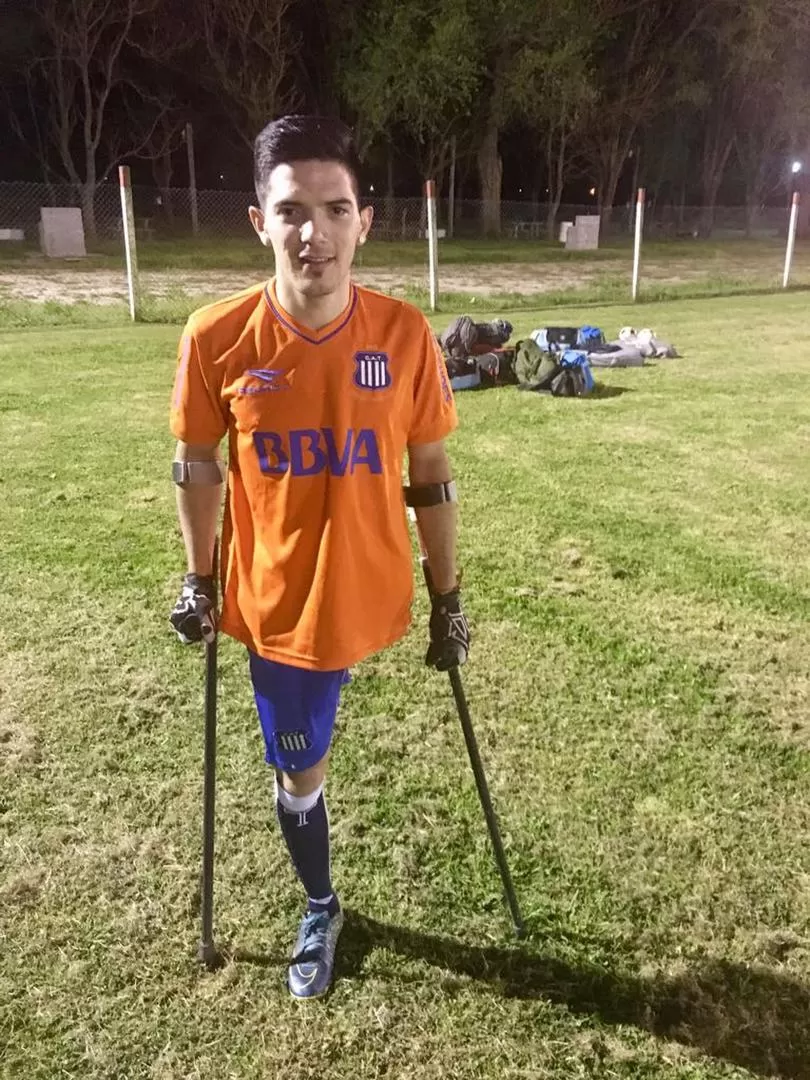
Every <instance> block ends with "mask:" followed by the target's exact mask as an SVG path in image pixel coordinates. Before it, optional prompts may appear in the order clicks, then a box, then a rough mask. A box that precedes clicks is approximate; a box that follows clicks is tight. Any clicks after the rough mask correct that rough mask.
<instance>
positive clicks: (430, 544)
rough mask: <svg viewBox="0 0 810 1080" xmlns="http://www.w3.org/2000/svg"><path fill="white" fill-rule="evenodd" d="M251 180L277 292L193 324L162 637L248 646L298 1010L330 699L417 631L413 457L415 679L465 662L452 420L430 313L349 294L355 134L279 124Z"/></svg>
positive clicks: (329, 920) (318, 908)
mask: <svg viewBox="0 0 810 1080" xmlns="http://www.w3.org/2000/svg"><path fill="white" fill-rule="evenodd" d="M254 161H255V182H256V194H257V197H258V204H257V205H256V206H254V207H251V209H250V211H249V215H250V220H251V223H252V225H253V228H254V229H255V231H256V234H257V236H258V237H259V240H260V241H261V242H262V243H263V244H264V245H265V246H267V247H270V248H272V250H273V254H274V256H275V265H276V273H275V277H274V278H273V279H272V280H271V281H270V282H269V283H267V284H261V285H257V286H255V287H253V288H250V289H246V290H245V291H244V292H241V293H239V294H237V295H236V296H232V297H229V298H228V299H225V300H222V301H220V302H219V303H215V304H212V305H210V306H209V307H206V308H203V309H201V310H200V311H197V312H196V313H195V314H194V315H192V316H191V318H190V320H189V322H188V324H187V326H186V328H185V332H184V334H183V337H182V340H181V344H180V358H179V364H178V368H177V375H176V380H175V387H174V395H173V399H172V411H171V428H172V432H173V434H174V435H175V437H176V438H177V439H178V440H179V441H178V444H177V451H176V457H175V462H174V465H173V475H174V479H175V482H176V483H177V485H178V486H177V506H178V516H179V519H180V525H181V529H182V533H183V538H184V542H185V547H186V555H187V562H188V574H187V575H186V577H185V581H184V585H183V590H182V594H181V597H180V599H179V600H178V602H177V605H176V606H175V608H174V610H173V612H172V615H171V621H172V625H173V626H174V628H175V630H176V631H177V633H178V634H179V636H180V637H181V640H183V641H184V642H191V641H199V640H200V638H201V637H202V638H205V639H206V640H210V639H211V637H212V636H213V634H214V633H215V632H216V629H217V626H218V628H219V629H221V630H223V631H224V632H225V633H227V634H230V635H231V636H232V637H234V638H236V640H237V641H240V642H242V643H243V644H244V645H245V646H246V647H247V649H248V661H249V668H250V674H251V678H252V682H253V689H254V696H255V700H256V706H257V711H258V714H259V720H260V723H261V727H262V732H263V735H264V740H265V744H266V754H265V757H266V760H267V762H268V764H270V765H272V766H273V768H274V769H275V776H276V799H277V813H278V819H279V823H280V826H281V831H282V834H283V836H284V840H285V842H286V844H287V847H288V849H289V853H290V856H291V859H292V862H293V865H294V867H295V870H296V872H297V874H298V877H299V878H300V881H301V883H302V885H303V887H304V889H305V891H306V895H307V906H306V911H305V913H304V916H303V918H302V920H301V925H300V927H299V932H298V936H297V939H296V942H295V945H294V948H293V955H292V960H291V963H290V967H289V971H288V979H287V981H288V986H289V988H290V991H291V993H292V994H293V995H294V996H295V997H299V998H309V997H318V996H321V995H323V994H325V993H326V992H327V990H328V989H329V986H330V984H331V980H332V970H333V961H334V952H335V945H336V942H337V937H338V934H339V933H340V928H341V924H342V919H343V916H342V913H341V909H340V902H339V900H338V898H337V895H336V893H335V891H334V889H333V887H332V882H331V878H330V865H329V861H330V860H329V823H328V818H327V813H326V805H325V802H324V796H323V785H324V779H325V776H326V768H327V758H328V752H329V746H330V742H331V736H332V729H333V725H334V721H335V714H336V711H337V707H338V702H339V697H340V692H341V687H342V686H343V685H344V684H345V683H346V682H347V681H348V677H349V676H348V671H349V668H351V667H352V665H354V664H357V663H359V662H360V661H361V660H363V659H364V658H365V657H367V656H369V655H371V654H372V653H375V652H377V651H379V650H380V649H383V648H385V647H386V646H388V645H391V644H392V643H393V642H395V641H397V640H398V639H399V638H400V637H402V635H403V634H404V633H405V632H406V630H407V628H408V625H409V621H410V606H411V601H412V597H413V572H412V559H411V548H410V538H409V533H408V525H407V519H406V514H405V505H404V501H403V492H402V464H403V460H404V455H405V452H406V451H407V455H408V473H409V481H410V483H409V487H408V489H407V493H408V501H409V502H410V503H411V504H412V505H414V506H415V507H417V509H416V514H417V520H418V526H419V529H420V532H421V535H422V540H423V543H424V546H425V549H426V552H427V555H428V562H429V566H430V572H431V575H432V589H431V599H432V613H431V618H430V645H429V648H428V652H427V658H426V659H427V663H428V664H431V665H433V666H434V667H436V668H439V669H442V670H445V669H447V668H450V667H452V666H453V665H455V664H458V663H463V662H464V661H465V659H466V656H467V650H468V647H469V631H468V627H467V622H466V619H465V617H464V614H463V612H462V610H461V605H460V601H459V588H458V585H459V580H458V574H457V571H456V555H455V545H456V505H455V487H454V485H453V483H452V481H451V470H450V464H449V461H448V458H447V454H446V452H445V447H444V439H445V437H446V436H447V435H449V434H450V432H451V431H452V430H453V429H454V427H455V426H456V423H457V420H456V412H455V406H454V402H453V396H452V392H451V390H450V387H449V384H448V381H447V375H446V372H445V367H444V362H443V359H442V356H441V353H440V352H439V350H438V348H437V345H436V342H435V339H434V336H433V334H432V332H431V329H430V327H429V325H428V323H427V321H426V320H425V318H424V317H423V316H422V314H421V313H420V312H419V311H418V310H417V309H416V308H413V307H411V306H410V305H408V304H405V303H404V302H402V301H399V300H395V299H392V298H391V297H387V296H382V295H380V294H378V293H374V292H371V291H369V290H366V289H362V288H359V287H357V286H356V285H354V284H353V283H352V281H351V265H352V260H353V258H354V254H355V251H356V248H357V245H358V244H363V243H365V240H366V237H367V236H368V232H369V229H370V227H371V219H372V213H373V212H372V209H371V208H370V207H365V208H362V209H361V208H360V205H359V183H358V172H359V166H358V160H357V155H356V151H355V149H354V145H353V140H352V135H351V132H350V131H349V130H348V129H347V128H346V127H345V126H344V125H343V124H341V123H340V122H339V121H336V120H333V119H328V118H323V117H312V116H287V117H283V118H281V119H280V120H276V121H274V122H273V123H271V124H269V125H268V126H267V127H266V128H265V129H264V130H263V131H262V132H261V134H260V135H259V136H258V138H257V139H256V143H255V156H254ZM226 436H227V438H228V449H229V460H228V467H227V495H226V499H225V512H224V520H223V526H222V555H221V579H222V605H221V612H219V613H218V614H217V613H215V612H214V611H213V596H214V591H213V579H212V576H211V575H212V551H213V547H214V539H215V535H216V529H217V518H218V512H219V507H220V501H221V490H222V487H221V485H222V479H223V471H224V470H223V465H222V461H221V458H220V456H219V450H218V447H219V444H220V442H221V440H222V439H223V438H224V437H226Z"/></svg>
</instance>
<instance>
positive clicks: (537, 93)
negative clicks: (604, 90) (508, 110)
mask: <svg viewBox="0 0 810 1080" xmlns="http://www.w3.org/2000/svg"><path fill="white" fill-rule="evenodd" d="M557 12H558V15H559V16H562V14H563V12H566V13H567V15H568V19H567V20H564V19H563V18H562V17H560V18H559V21H557V23H556V30H557V37H556V40H553V39H550V38H548V37H547V38H546V46H545V48H544V49H542V50H539V49H536V48H532V47H525V46H524V47H522V48H521V49H520V50H519V51H518V53H517V55H516V56H515V58H514V64H513V66H512V68H511V71H510V73H509V76H508V95H509V98H510V100H511V101H512V102H513V103H514V109H515V111H516V112H517V114H518V115H519V116H520V117H521V118H522V119H523V120H524V121H525V122H526V124H527V126H528V128H529V130H530V132H532V134H535V133H536V134H537V135H538V136H539V139H540V147H541V151H542V161H543V165H544V168H545V179H546V182H547V184H548V200H547V203H546V233H547V236H548V239H549V240H553V239H554V237H555V226H556V219H557V214H558V212H559V209H560V203H561V202H562V196H563V189H564V187H565V183H566V181H567V180H568V178H569V177H570V175H571V173H572V169H573V166H574V162H575V153H574V148H573V143H574V141H575V137H576V135H577V134H578V132H579V131H580V129H581V127H582V122H583V116H584V115H586V113H587V111H588V109H590V108H591V107H592V106H593V100H594V92H593V87H592V85H591V81H590V78H589V58H590V50H591V48H592V43H593V40H594V34H595V31H596V24H595V22H594V19H593V7H592V5H591V4H589V3H588V4H578V3H576V2H571V3H569V4H568V5H567V7H563V6H560V7H558V9H557ZM569 20H570V21H569ZM534 168H535V170H536V169H537V165H536V164H535V165H534ZM536 187H537V185H535V189H536Z"/></svg>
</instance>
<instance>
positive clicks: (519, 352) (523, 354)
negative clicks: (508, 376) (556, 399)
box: [514, 338, 559, 390]
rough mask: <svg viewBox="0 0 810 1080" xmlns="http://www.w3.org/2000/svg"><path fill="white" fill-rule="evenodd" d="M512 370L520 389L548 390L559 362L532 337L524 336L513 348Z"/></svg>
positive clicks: (557, 369)
mask: <svg viewBox="0 0 810 1080" xmlns="http://www.w3.org/2000/svg"><path fill="white" fill-rule="evenodd" d="M514 371H515V376H516V378H517V381H518V383H519V384H520V387H521V389H523V390H548V389H549V388H550V387H551V383H552V380H553V379H554V376H555V375H556V374H557V373H558V371H559V364H558V363H557V361H556V359H555V358H554V357H553V356H552V355H551V353H550V352H547V351H544V350H543V349H541V348H540V346H539V345H538V344H537V342H536V341H534V340H533V339H532V338H526V340H525V341H519V342H518V344H517V348H516V349H515V364H514Z"/></svg>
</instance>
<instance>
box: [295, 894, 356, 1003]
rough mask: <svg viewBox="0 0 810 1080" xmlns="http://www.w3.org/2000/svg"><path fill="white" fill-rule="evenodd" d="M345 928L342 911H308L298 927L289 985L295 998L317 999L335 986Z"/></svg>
mask: <svg viewBox="0 0 810 1080" xmlns="http://www.w3.org/2000/svg"><path fill="white" fill-rule="evenodd" d="M342 927H343V912H342V911H337V912H336V913H335V914H334V915H330V914H329V912H327V911H317V912H316V911H307V912H306V913H305V915H304V917H303V919H302V920H301V925H300V926H299V927H298V937H297V938H296V939H295V945H294V946H293V954H292V960H291V961H290V966H289V969H288V971H287V986H288V987H289V988H290V993H291V994H292V996H293V997H295V998H318V997H323V995H324V994H325V993H326V992H327V991H328V990H329V987H330V986H331V985H332V972H333V970H334V966H335V946H336V945H337V939H338V935H339V934H340V931H341V928H342Z"/></svg>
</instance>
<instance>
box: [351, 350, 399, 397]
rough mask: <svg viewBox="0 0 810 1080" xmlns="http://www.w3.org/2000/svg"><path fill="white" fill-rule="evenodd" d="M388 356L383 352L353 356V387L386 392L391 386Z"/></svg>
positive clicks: (361, 353)
mask: <svg viewBox="0 0 810 1080" xmlns="http://www.w3.org/2000/svg"><path fill="white" fill-rule="evenodd" d="M391 382H392V379H391V372H390V371H389V370H388V356H387V354H386V353H383V352H359V353H355V354H354V385H355V386H359V387H360V389H361V390H387V389H388V387H389V386H390V385H391Z"/></svg>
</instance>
